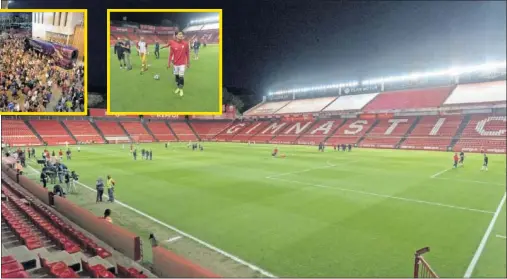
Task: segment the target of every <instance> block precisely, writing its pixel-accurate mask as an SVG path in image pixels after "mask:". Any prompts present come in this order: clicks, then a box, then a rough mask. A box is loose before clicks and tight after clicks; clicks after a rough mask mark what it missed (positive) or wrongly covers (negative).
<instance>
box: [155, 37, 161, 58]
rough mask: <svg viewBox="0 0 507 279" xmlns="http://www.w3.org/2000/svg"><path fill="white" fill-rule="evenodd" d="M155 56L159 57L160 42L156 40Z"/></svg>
mask: <svg viewBox="0 0 507 279" xmlns="http://www.w3.org/2000/svg"><path fill="white" fill-rule="evenodd" d="M155 57H156V58H157V59H160V44H159V43H158V41H156V42H155Z"/></svg>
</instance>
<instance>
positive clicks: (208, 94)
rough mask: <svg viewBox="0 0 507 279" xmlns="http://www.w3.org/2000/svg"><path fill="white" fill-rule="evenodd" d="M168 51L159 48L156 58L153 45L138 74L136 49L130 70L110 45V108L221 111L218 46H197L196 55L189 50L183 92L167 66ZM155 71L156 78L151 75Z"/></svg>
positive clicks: (122, 110)
mask: <svg viewBox="0 0 507 279" xmlns="http://www.w3.org/2000/svg"><path fill="white" fill-rule="evenodd" d="M168 56H169V51H168V50H167V49H163V50H161V51H160V59H155V54H154V51H153V48H152V49H150V51H149V55H148V58H147V61H148V65H149V68H148V71H147V72H145V73H144V74H142V75H141V74H140V71H141V60H140V58H139V56H138V55H137V53H133V54H132V55H131V56H130V57H131V58H130V59H131V63H132V67H133V70H131V71H127V70H125V69H120V62H119V61H118V58H117V57H116V55H115V54H114V51H113V49H112V48H111V56H110V63H111V65H110V66H111V70H110V96H109V97H110V98H111V99H110V100H111V102H110V110H111V111H112V112H215V113H216V112H219V111H220V112H221V109H222V108H221V105H220V104H219V100H220V99H219V82H218V78H219V47H218V45H208V46H207V47H205V48H204V47H203V48H201V49H200V50H199V59H198V60H194V56H193V53H191V58H192V60H191V63H190V65H191V66H190V68H189V69H187V70H186V71H185V87H184V95H183V97H180V96H179V95H177V94H175V93H174V91H175V89H176V88H177V87H176V82H175V80H174V75H173V70H172V68H170V69H167V61H168ZM156 74H158V75H159V76H160V79H159V80H156V79H154V76H155V75H156Z"/></svg>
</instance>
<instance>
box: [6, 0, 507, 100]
mask: <svg viewBox="0 0 507 279" xmlns="http://www.w3.org/2000/svg"><path fill="white" fill-rule="evenodd" d="M169 4H170V7H169V6H168V5H169ZM11 7H13V8H15V7H29V8H51V7H54V8H88V9H89V18H90V23H89V38H94V39H93V40H90V46H89V52H90V53H93V55H90V57H89V59H90V60H89V61H90V65H89V68H90V69H89V71H90V72H89V77H90V88H91V89H92V88H99V89H95V90H104V92H105V83H106V77H105V75H106V70H105V69H106V64H105V59H106V54H105V51H106V42H107V38H106V12H105V9H106V8H223V16H224V18H223V27H224V29H223V43H224V46H223V52H224V60H223V62H224V64H223V69H224V74H223V77H224V85H225V86H234V87H243V88H248V89H252V90H254V91H256V92H257V93H258V94H265V93H266V92H267V91H268V90H270V89H273V90H274V89H280V88H283V87H297V86H304V85H315V84H320V83H336V82H346V81H350V80H361V78H374V77H379V76H388V75H398V74H403V73H407V72H409V71H416V70H417V71H420V70H432V69H436V68H438V69H440V68H442V67H443V68H447V67H448V66H452V65H463V64H465V65H469V64H478V63H484V62H488V61H495V60H505V57H506V47H505V46H506V3H505V1H491V2H489V1H464V2H461V1H448V2H446V1H425V2H415V1H410V2H409V1H407V2H402V1H393V2H390V1H382V2H371V1H370V2H355V1H354V2H353V1H323V0H279V1H275V0H273V1H268V0H257V1H255V0H237V1H236V0H233V1H231V0H228V1H216V0H184V1H165V0H157V1H150V0H118V1H113V0H101V1H98V0H97V1H96V0H88V1H83V0H80V1H78V0H76V1H74V0H68V1H65V0H58V1H55V0H37V1H35V0H28V1H25V0H16V1H15V2H14V4H12V6H11ZM100 38H103V39H102V40H101V39H100Z"/></svg>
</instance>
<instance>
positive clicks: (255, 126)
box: [245, 122, 262, 135]
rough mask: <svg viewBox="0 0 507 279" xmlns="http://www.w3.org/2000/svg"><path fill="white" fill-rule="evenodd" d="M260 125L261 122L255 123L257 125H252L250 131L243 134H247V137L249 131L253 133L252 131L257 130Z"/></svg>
mask: <svg viewBox="0 0 507 279" xmlns="http://www.w3.org/2000/svg"><path fill="white" fill-rule="evenodd" d="M261 124H262V122H259V123H257V124H256V125H254V126H253V127H252V128H250V130H248V131H246V133H245V134H247V135H248V134H250V132H251V131H253V130H255V129H257V127H259V126H260V125H261Z"/></svg>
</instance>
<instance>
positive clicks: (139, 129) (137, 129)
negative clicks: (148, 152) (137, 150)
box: [120, 121, 154, 142]
mask: <svg viewBox="0 0 507 279" xmlns="http://www.w3.org/2000/svg"><path fill="white" fill-rule="evenodd" d="M120 125H122V126H123V128H124V129H125V131H127V133H128V134H129V136H131V137H134V138H137V139H138V141H139V142H152V141H153V140H154V138H153V137H152V136H151V135H150V134H149V133H148V131H146V129H145V128H144V127H143V125H142V124H141V122H139V121H120Z"/></svg>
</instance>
